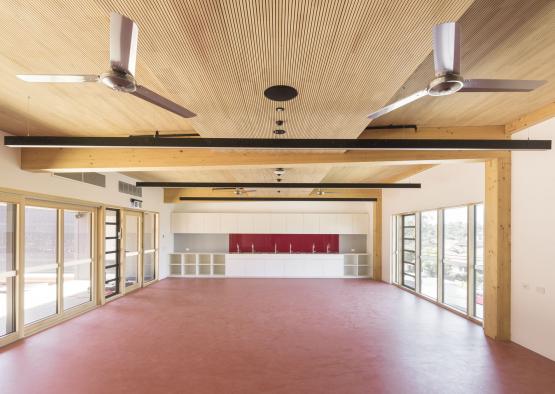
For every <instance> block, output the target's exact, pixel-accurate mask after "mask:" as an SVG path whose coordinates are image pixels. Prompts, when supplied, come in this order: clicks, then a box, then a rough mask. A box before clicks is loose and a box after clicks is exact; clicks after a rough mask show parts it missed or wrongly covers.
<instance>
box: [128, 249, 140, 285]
mask: <svg viewBox="0 0 555 394" xmlns="http://www.w3.org/2000/svg"><path fill="white" fill-rule="evenodd" d="M138 263H139V256H128V257H126V258H125V287H128V286H131V285H134V284H135V283H137V280H138V278H137V273H138V272H139V271H138Z"/></svg>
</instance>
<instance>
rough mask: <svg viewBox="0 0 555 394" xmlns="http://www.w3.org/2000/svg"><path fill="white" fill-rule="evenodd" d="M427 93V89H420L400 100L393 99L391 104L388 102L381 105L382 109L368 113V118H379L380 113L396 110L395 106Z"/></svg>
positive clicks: (410, 101) (405, 103)
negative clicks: (385, 104)
mask: <svg viewBox="0 0 555 394" xmlns="http://www.w3.org/2000/svg"><path fill="white" fill-rule="evenodd" d="M427 95H428V91H427V90H420V91H418V92H416V93H414V94H411V95H410V96H408V97H405V98H403V99H401V100H398V101H395V102H394V103H392V104H389V105H387V106H385V107H383V108H382V109H379V110H377V111H376V112H372V113H371V114H370V115H368V119H376V118H379V117H380V116H382V115H385V114H387V113H389V112H391V111H393V110H396V109H397V108H400V107H402V106H405V105H407V104H410V103H412V102H413V101H416V100H418V99H420V98H422V97H424V96H427Z"/></svg>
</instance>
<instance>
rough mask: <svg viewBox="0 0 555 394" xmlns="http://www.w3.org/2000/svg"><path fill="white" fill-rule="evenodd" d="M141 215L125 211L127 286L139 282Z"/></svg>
mask: <svg viewBox="0 0 555 394" xmlns="http://www.w3.org/2000/svg"><path fill="white" fill-rule="evenodd" d="M140 228H141V215H140V214H139V213H136V212H125V287H126V288H128V287H132V286H135V285H137V284H139V278H140V277H139V258H140V250H139V249H140V241H141V240H140V235H141V231H140Z"/></svg>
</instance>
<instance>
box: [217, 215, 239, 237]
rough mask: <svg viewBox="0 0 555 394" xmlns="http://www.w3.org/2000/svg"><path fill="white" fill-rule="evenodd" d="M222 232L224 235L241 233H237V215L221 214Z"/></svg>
mask: <svg viewBox="0 0 555 394" xmlns="http://www.w3.org/2000/svg"><path fill="white" fill-rule="evenodd" d="M220 231H221V232H222V233H224V234H233V233H238V232H239V231H237V214H235V213H222V214H220Z"/></svg>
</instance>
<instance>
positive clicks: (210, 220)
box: [204, 213, 220, 234]
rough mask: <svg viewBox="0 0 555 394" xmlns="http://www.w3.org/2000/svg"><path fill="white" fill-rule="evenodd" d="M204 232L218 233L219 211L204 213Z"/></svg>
mask: <svg viewBox="0 0 555 394" xmlns="http://www.w3.org/2000/svg"><path fill="white" fill-rule="evenodd" d="M204 232H205V233H207V234H218V233H220V214H219V213H205V214H204Z"/></svg>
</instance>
